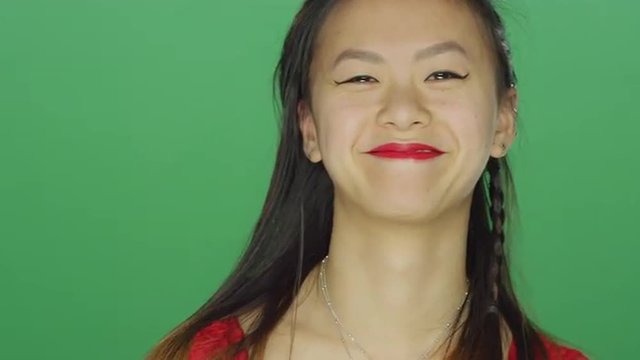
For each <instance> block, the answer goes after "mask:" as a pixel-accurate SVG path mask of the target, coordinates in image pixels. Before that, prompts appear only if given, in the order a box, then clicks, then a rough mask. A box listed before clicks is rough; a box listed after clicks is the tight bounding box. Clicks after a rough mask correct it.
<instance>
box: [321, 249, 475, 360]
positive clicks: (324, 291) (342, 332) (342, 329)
mask: <svg viewBox="0 0 640 360" xmlns="http://www.w3.org/2000/svg"><path fill="white" fill-rule="evenodd" d="M328 259H329V255H327V256H325V258H324V259H323V260H322V263H321V265H320V272H319V274H318V277H319V282H320V287H321V290H322V295H323V296H324V300H325V302H326V305H327V308H328V309H329V312H331V315H332V316H333V320H334V322H335V323H336V325H337V326H338V332H339V335H340V341H342V345H343V346H344V349H345V350H346V352H347V355H348V356H349V359H352V360H353V356H352V355H351V352H350V351H349V346H347V342H346V340H345V338H344V335H345V334H346V336H347V337H348V338H349V340H350V341H351V342H352V343H353V345H355V346H356V347H357V348H358V350H359V351H360V353H362V355H364V356H365V358H367V359H369V360H371V356H370V355H369V353H367V351H366V350H365V349H364V347H362V345H360V343H358V341H356V338H355V337H354V336H353V335H352V334H351V333H350V332H349V331H347V329H346V328H345V327H344V325H343V324H342V322H341V321H340V318H338V314H337V313H336V311H335V310H334V309H333V304H332V302H331V298H330V297H329V289H328V288H327V277H326V273H325V271H326V270H325V267H326V262H327V260H328ZM467 286H468V281H467ZM468 295H469V290H467V291H465V293H464V298H463V299H462V302H461V303H460V305H459V306H458V307H457V308H456V312H455V313H454V317H453V318H452V320H451V321H449V322H447V324H446V325H445V328H444V329H443V332H441V333H440V335H438V336H437V337H436V338H435V339H434V340H433V342H432V343H431V345H430V346H429V348H427V350H426V351H425V352H423V353H422V354H421V355H420V357H419V358H418V359H420V360H428V359H429V358H430V356H431V355H432V353H433V351H434V350H435V346H436V344H437V343H438V342H439V341H440V339H441V338H442V335H443V334H448V333H449V332H450V331H451V323H452V322H453V320H454V319H455V318H456V316H457V315H458V313H459V312H460V310H461V309H462V306H463V305H464V303H465V301H466V300H467V297H468Z"/></svg>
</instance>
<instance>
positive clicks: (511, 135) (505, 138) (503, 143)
mask: <svg viewBox="0 0 640 360" xmlns="http://www.w3.org/2000/svg"><path fill="white" fill-rule="evenodd" d="M517 115H518V92H517V90H516V88H515V87H511V88H509V90H507V92H506V94H505V95H504V96H503V98H502V101H501V104H500V109H499V113H498V124H497V126H496V131H495V134H494V137H493V145H492V146H491V156H492V157H494V158H501V157H504V156H505V155H507V151H508V150H509V148H510V147H511V144H513V142H514V141H515V138H516V119H517Z"/></svg>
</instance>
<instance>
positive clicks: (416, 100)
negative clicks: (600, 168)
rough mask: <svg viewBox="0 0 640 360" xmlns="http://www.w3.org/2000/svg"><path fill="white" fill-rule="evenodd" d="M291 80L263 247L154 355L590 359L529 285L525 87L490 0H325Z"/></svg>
mask: <svg viewBox="0 0 640 360" xmlns="http://www.w3.org/2000/svg"><path fill="white" fill-rule="evenodd" d="M277 76H278V84H279V87H280V100H281V101H282V106H283V109H282V110H283V126H282V129H281V131H282V133H281V142H280V146H279V149H278V157H277V161H276V165H275V171H274V174H273V180H272V182H271V186H270V189H269V192H268V196H267V199H266V202H265V205H264V208H263V212H262V215H261V217H260V219H259V220H258V222H257V225H256V228H255V230H254V234H253V238H252V241H251V244H250V246H249V247H248V249H247V250H246V252H245V253H244V255H243V257H242V259H241V261H240V263H239V264H238V266H237V268H236V269H235V270H234V272H233V274H231V276H230V277H229V278H228V279H227V280H226V282H225V283H224V284H223V286H222V287H221V288H220V289H219V290H218V291H217V292H216V294H215V295H214V296H213V297H212V298H211V300H210V301H208V302H207V303H206V304H205V305H204V306H203V307H202V308H201V309H200V310H198V311H197V312H196V313H195V314H194V315H193V316H192V317H191V318H190V319H189V320H187V321H186V322H185V323H183V324H182V325H181V326H179V327H178V328H176V329H175V330H174V331H173V332H172V333H171V334H169V335H168V336H167V337H166V338H165V339H164V340H163V341H162V342H161V343H160V344H159V345H158V346H157V347H156V348H155V349H154V350H153V351H152V353H151V354H150V355H149V357H148V358H149V359H179V358H188V359H191V360H204V359H211V358H214V357H215V356H218V357H217V358H221V359H247V358H249V356H250V357H251V358H253V359H266V360H272V359H277V360H281V359H296V360H298V359H301V360H314V359H445V358H446V359H486V360H496V359H586V357H585V356H584V355H583V354H581V353H580V352H579V351H577V350H575V349H571V348H568V347H565V346H561V345H560V344H559V343H557V341H554V340H552V339H551V337H550V336H549V335H546V334H544V333H543V332H542V330H540V329H538V328H537V327H536V326H535V325H534V324H533V323H532V322H531V321H530V320H529V319H528V318H527V316H526V315H525V314H524V313H523V310H522V308H521V307H520V305H519V303H518V301H517V298H516V296H515V294H514V291H513V289H512V284H511V280H510V276H509V271H508V261H507V260H508V259H507V257H506V253H505V240H506V237H507V235H506V233H505V227H506V225H507V220H508V219H510V217H508V214H509V211H507V210H508V209H510V204H511V203H512V202H513V200H514V199H513V191H511V188H510V185H511V175H510V172H509V167H508V164H507V160H506V153H507V149H508V148H509V146H510V145H511V144H512V142H513V141H514V138H515V135H516V130H515V128H516V115H517V103H518V99H517V91H516V88H515V80H516V79H515V75H514V73H513V69H512V66H511V62H510V56H509V51H508V47H507V45H506V41H505V38H504V28H503V24H502V21H501V19H500V17H499V16H498V14H497V13H496V11H495V9H494V7H493V5H492V4H491V3H490V2H489V0H467V1H453V0H394V1H388V0H349V1H347V0H341V1H339V0H307V1H305V3H304V4H303V7H302V9H301V10H300V12H299V13H298V14H297V16H296V18H295V21H294V23H293V25H292V27H291V29H290V31H289V33H288V36H287V38H286V40H285V44H284V49H283V52H282V57H281V59H280V62H279V66H278V69H277ZM294 340H295V341H294Z"/></svg>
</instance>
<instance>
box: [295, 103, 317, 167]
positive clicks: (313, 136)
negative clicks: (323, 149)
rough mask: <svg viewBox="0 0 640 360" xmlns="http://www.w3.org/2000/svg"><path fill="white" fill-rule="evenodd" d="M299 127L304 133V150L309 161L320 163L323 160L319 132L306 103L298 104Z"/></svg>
mask: <svg viewBox="0 0 640 360" xmlns="http://www.w3.org/2000/svg"><path fill="white" fill-rule="evenodd" d="M298 125H299V127H300V132H301V133H302V149H303V150H304V153H305V154H306V155H307V158H308V159H309V161H311V162H314V163H318V162H320V161H321V160H322V154H320V147H319V146H318V130H317V128H316V123H315V119H314V118H313V114H312V113H311V109H310V108H309V105H308V104H307V102H305V101H300V102H299V103H298Z"/></svg>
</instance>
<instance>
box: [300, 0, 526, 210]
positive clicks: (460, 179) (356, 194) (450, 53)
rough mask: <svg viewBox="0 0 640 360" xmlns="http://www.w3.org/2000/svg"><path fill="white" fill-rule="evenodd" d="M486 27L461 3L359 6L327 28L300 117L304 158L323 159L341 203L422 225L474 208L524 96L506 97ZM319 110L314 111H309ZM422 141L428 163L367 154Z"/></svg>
mask: <svg viewBox="0 0 640 360" xmlns="http://www.w3.org/2000/svg"><path fill="white" fill-rule="evenodd" d="M483 34H484V33H483V28H482V25H481V23H480V20H479V19H478V18H476V17H475V15H474V14H473V12H472V10H470V9H468V8H467V7H466V6H465V5H464V4H463V3H462V2H460V1H451V0H394V1H388V0H349V1H342V2H341V3H340V4H339V5H338V6H336V8H335V9H334V10H333V11H332V13H331V14H330V15H329V17H328V18H327V20H326V22H325V23H324V24H323V28H322V30H321V32H320V34H319V37H318V41H317V44H316V48H315V52H314V58H313V62H312V65H311V73H310V80H311V103H310V104H306V103H301V105H300V107H299V119H300V127H301V130H302V133H303V137H304V139H305V145H304V146H305V152H306V153H307V154H308V157H309V158H310V159H311V160H312V161H314V162H318V161H322V162H323V164H324V166H325V168H326V170H327V172H328V174H329V176H330V177H331V179H332V181H333V183H334V185H335V193H336V204H338V205H339V206H348V207H352V206H356V207H358V208H360V209H361V210H363V211H365V212H367V213H369V214H372V215H375V216H382V217H387V218H388V217H393V218H396V219H399V220H403V221H414V220H424V219H425V218H427V217H434V216H437V215H438V213H440V212H443V211H445V210H447V209H448V208H451V207H454V206H456V205H460V204H461V202H462V201H464V200H468V199H470V196H471V193H472V191H473V187H474V185H475V184H476V182H477V180H478V179H479V177H480V176H481V174H482V171H483V169H484V167H485V165H486V163H487V160H488V158H489V156H493V157H500V156H503V155H504V154H505V150H504V149H503V148H502V147H501V145H502V144H504V145H506V146H507V148H508V146H509V145H510V144H511V142H512V140H513V137H514V116H513V115H514V111H513V109H514V107H515V106H516V95H515V90H513V89H512V90H510V91H509V92H508V93H507V95H506V96H505V97H504V98H503V99H498V98H497V91H496V82H495V74H496V70H495V65H494V64H495V60H494V55H493V54H492V50H491V47H490V43H489V42H488V40H487V39H485V37H484V35H483ZM309 105H310V106H309ZM389 142H397V143H415V142H418V143H423V144H428V145H431V146H435V147H437V148H439V149H440V150H443V151H444V152H445V153H444V154H443V155H441V156H438V157H436V158H432V159H429V160H414V159H389V158H382V157H376V156H373V155H371V154H368V153H367V151H369V150H371V149H372V148H374V147H376V146H379V145H382V144H385V143H389Z"/></svg>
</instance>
